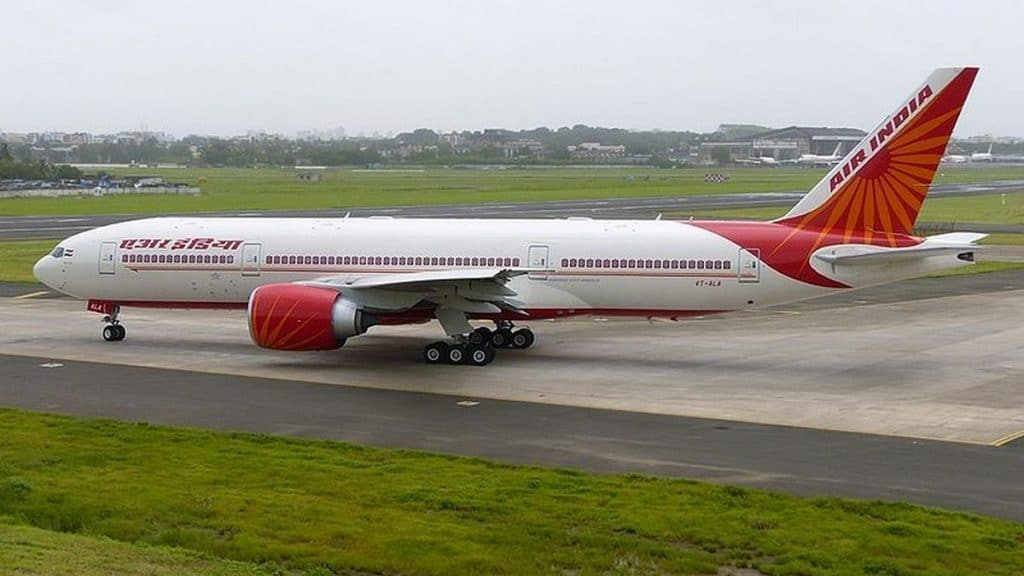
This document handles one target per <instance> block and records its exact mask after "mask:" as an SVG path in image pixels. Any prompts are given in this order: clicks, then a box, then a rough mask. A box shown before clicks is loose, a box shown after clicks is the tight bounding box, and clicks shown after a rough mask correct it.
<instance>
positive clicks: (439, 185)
mask: <svg viewBox="0 0 1024 576" xmlns="http://www.w3.org/2000/svg"><path fill="white" fill-rule="evenodd" d="M111 172H113V173H116V174H124V175H140V174H146V175H151V174H157V175H162V176H165V177H166V178H167V179H169V180H172V181H177V182H186V183H189V184H193V185H198V186H200V188H201V189H202V190H203V193H202V195H201V196H199V197H192V196H169V195H154V196H145V195H136V196H126V197H113V196H111V197H102V198H94V197H91V196H89V197H83V198H24V199H22V198H15V199H8V200H3V201H0V216H17V215H55V214H66V215H70V214H112V213H132V214H142V213H145V214H164V213H174V212H178V213H180V212H188V213H192V212H208V211H226V210H285V209H290V210H303V209H305V210H312V209H322V208H334V209H345V208H353V207H380V206H395V205H421V204H453V203H455V204H458V203H481V202H532V201H541V200H569V199H590V198H593V199H598V198H620V197H639V196H684V195H692V194H719V193H730V192H767V191H780V190H807V189H809V188H810V187H811V186H813V185H814V183H815V182H817V181H818V180H819V179H820V178H821V177H822V175H823V174H824V170H822V169H808V168H728V169H718V168H687V169H675V170H659V169H655V168H628V167H627V168H607V169H605V168H552V169H506V170H476V169H448V168H429V169H426V170H425V171H423V172H386V171H379V172H368V171H355V170H351V169H332V170H327V171H325V172H324V180H323V181H322V182H319V183H300V182H297V181H296V179H295V174H296V171H295V170H291V169H270V168H261V169H244V168H206V169H198V168H196V169H191V168H190V169H180V170H179V169H146V168H139V169H114V170H111ZM708 172H725V173H728V174H729V175H730V177H731V180H730V181H729V182H727V183H723V184H708V183H705V182H704V175H705V174H706V173H708ZM1005 179H1024V167H1022V168H986V169H958V170H946V171H944V172H942V173H940V174H939V175H938V177H937V178H936V181H937V182H940V183H954V182H975V181H988V180H1005Z"/></svg>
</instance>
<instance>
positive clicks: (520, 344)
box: [512, 328, 535, 350]
mask: <svg viewBox="0 0 1024 576" xmlns="http://www.w3.org/2000/svg"><path fill="white" fill-rule="evenodd" d="M534 340H535V337H534V335H533V330H530V329H529V328H522V329H520V330H516V331H515V332H513V333H512V347H513V348H518V349H519V350H524V349H526V348H529V347H530V346H533V342H534Z"/></svg>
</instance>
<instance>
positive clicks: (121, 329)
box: [114, 324, 128, 342]
mask: <svg viewBox="0 0 1024 576" xmlns="http://www.w3.org/2000/svg"><path fill="white" fill-rule="evenodd" d="M114 328H115V329H116V330H117V341H118V342H120V341H121V340H124V337H125V336H127V335H128V332H127V331H126V330H125V329H124V325H122V324H114Z"/></svg>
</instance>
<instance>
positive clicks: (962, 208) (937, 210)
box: [666, 193, 1024, 224]
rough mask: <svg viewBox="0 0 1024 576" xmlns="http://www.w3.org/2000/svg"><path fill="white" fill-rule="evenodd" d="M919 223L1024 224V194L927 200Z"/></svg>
mask: <svg viewBox="0 0 1024 576" xmlns="http://www.w3.org/2000/svg"><path fill="white" fill-rule="evenodd" d="M789 208H790V207H788V206H770V207H766V208H729V209H723V210H704V211H699V212H692V213H691V212H685V213H684V212H676V213H673V214H671V215H669V214H666V216H672V217H688V216H698V217H708V218H737V219H749V220H772V219H774V218H778V217H780V216H782V215H783V214H785V213H786V212H788V211H789ZM918 222H933V223H952V222H978V223H987V224H1024V193H1012V194H1007V195H1006V204H1005V205H1004V204H1003V198H1002V197H1001V195H1000V194H988V195H983V196H957V197H953V198H927V199H925V201H924V205H923V206H922V207H921V214H920V216H919V217H918Z"/></svg>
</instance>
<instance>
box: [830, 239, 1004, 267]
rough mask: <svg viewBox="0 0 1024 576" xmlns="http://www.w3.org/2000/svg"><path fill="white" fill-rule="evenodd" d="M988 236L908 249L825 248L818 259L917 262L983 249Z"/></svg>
mask: <svg viewBox="0 0 1024 576" xmlns="http://www.w3.org/2000/svg"><path fill="white" fill-rule="evenodd" d="M986 236H988V235H987V234H975V233H972V232H954V233H952V234H939V235H938V236H929V237H928V238H926V239H925V241H924V242H922V243H920V244H918V245H916V246H907V247H904V248H887V247H884V246H868V245H865V244H842V245H838V246H829V247H827V248H823V249H821V250H819V251H818V252H816V253H815V254H814V257H815V258H817V259H818V260H821V261H823V262H828V263H829V264H883V263H885V262H898V261H901V260H913V259H916V258H925V257H928V256H938V255H940V254H955V253H960V252H973V251H975V250H978V249H980V248H981V246H978V245H977V244H975V242H977V241H978V240H981V239H982V238H984V237H986Z"/></svg>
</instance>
